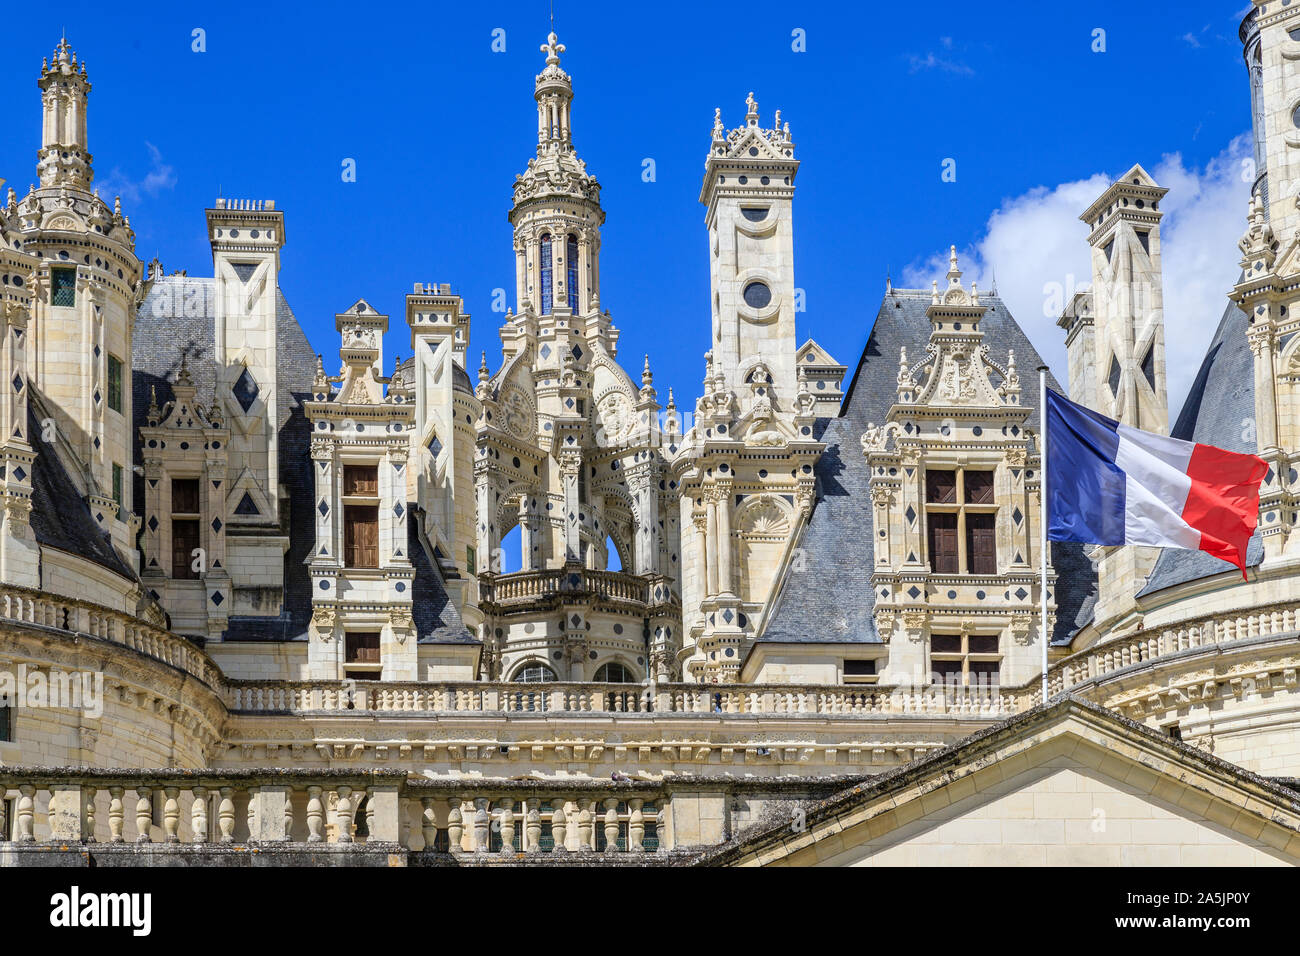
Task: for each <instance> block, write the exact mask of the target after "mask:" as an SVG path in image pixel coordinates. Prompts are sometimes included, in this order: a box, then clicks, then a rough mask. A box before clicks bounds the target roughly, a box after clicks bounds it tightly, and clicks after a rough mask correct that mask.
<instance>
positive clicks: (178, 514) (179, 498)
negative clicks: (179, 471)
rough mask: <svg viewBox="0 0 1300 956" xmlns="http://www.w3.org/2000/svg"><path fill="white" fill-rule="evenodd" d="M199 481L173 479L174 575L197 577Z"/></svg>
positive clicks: (183, 577) (189, 577)
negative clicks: (195, 559)
mask: <svg viewBox="0 0 1300 956" xmlns="http://www.w3.org/2000/svg"><path fill="white" fill-rule="evenodd" d="M199 520H200V515H199V480H198V479H197V478H173V479H172V577H173V578H176V579H177V580H180V581H192V580H196V579H197V578H198V576H199V572H198V569H197V568H196V567H195V561H194V558H195V554H194V552H196V551H198V550H199V546H200V545H199Z"/></svg>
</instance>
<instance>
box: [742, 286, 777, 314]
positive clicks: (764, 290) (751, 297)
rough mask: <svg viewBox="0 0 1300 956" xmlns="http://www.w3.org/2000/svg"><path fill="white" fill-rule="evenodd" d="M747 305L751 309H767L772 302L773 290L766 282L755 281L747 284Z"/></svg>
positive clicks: (745, 294) (745, 293)
mask: <svg viewBox="0 0 1300 956" xmlns="http://www.w3.org/2000/svg"><path fill="white" fill-rule="evenodd" d="M744 296H745V305H747V306H749V307H750V308H751V309H766V308H767V307H768V306H769V305H771V303H772V290H771V289H769V288H768V287H767V283H766V282H758V281H754V282H751V283H749V285H747V286H745V292H744Z"/></svg>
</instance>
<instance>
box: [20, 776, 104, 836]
mask: <svg viewBox="0 0 1300 956" xmlns="http://www.w3.org/2000/svg"><path fill="white" fill-rule="evenodd" d="M98 793H99V791H98V790H96V789H95V788H94V787H87V788H86V789H85V807H86V817H85V826H84V827H83V829H82V831H81V832H82V837H81V839H82V841H83V842H85V843H94V842H95V797H96V796H97V795H98ZM3 802H4V801H3V800H0V803H3ZM3 839H4V824H3V820H0V840H3Z"/></svg>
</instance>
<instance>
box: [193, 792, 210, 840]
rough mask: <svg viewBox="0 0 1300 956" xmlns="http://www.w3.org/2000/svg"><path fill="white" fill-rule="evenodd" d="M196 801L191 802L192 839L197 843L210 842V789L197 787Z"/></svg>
mask: <svg viewBox="0 0 1300 956" xmlns="http://www.w3.org/2000/svg"><path fill="white" fill-rule="evenodd" d="M193 793H194V802H193V803H192V804H190V831H191V832H190V839H191V840H193V841H194V842H195V843H207V842H208V791H207V788H206V787H195V788H194V790H193Z"/></svg>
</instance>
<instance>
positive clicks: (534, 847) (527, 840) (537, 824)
mask: <svg viewBox="0 0 1300 956" xmlns="http://www.w3.org/2000/svg"><path fill="white" fill-rule="evenodd" d="M541 845H542V815H541V813H539V812H538V810H537V800H536V799H533V800H529V801H528V812H527V814H525V816H524V852H525V853H536V852H537V851H538V850H539V849H540V848H541Z"/></svg>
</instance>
